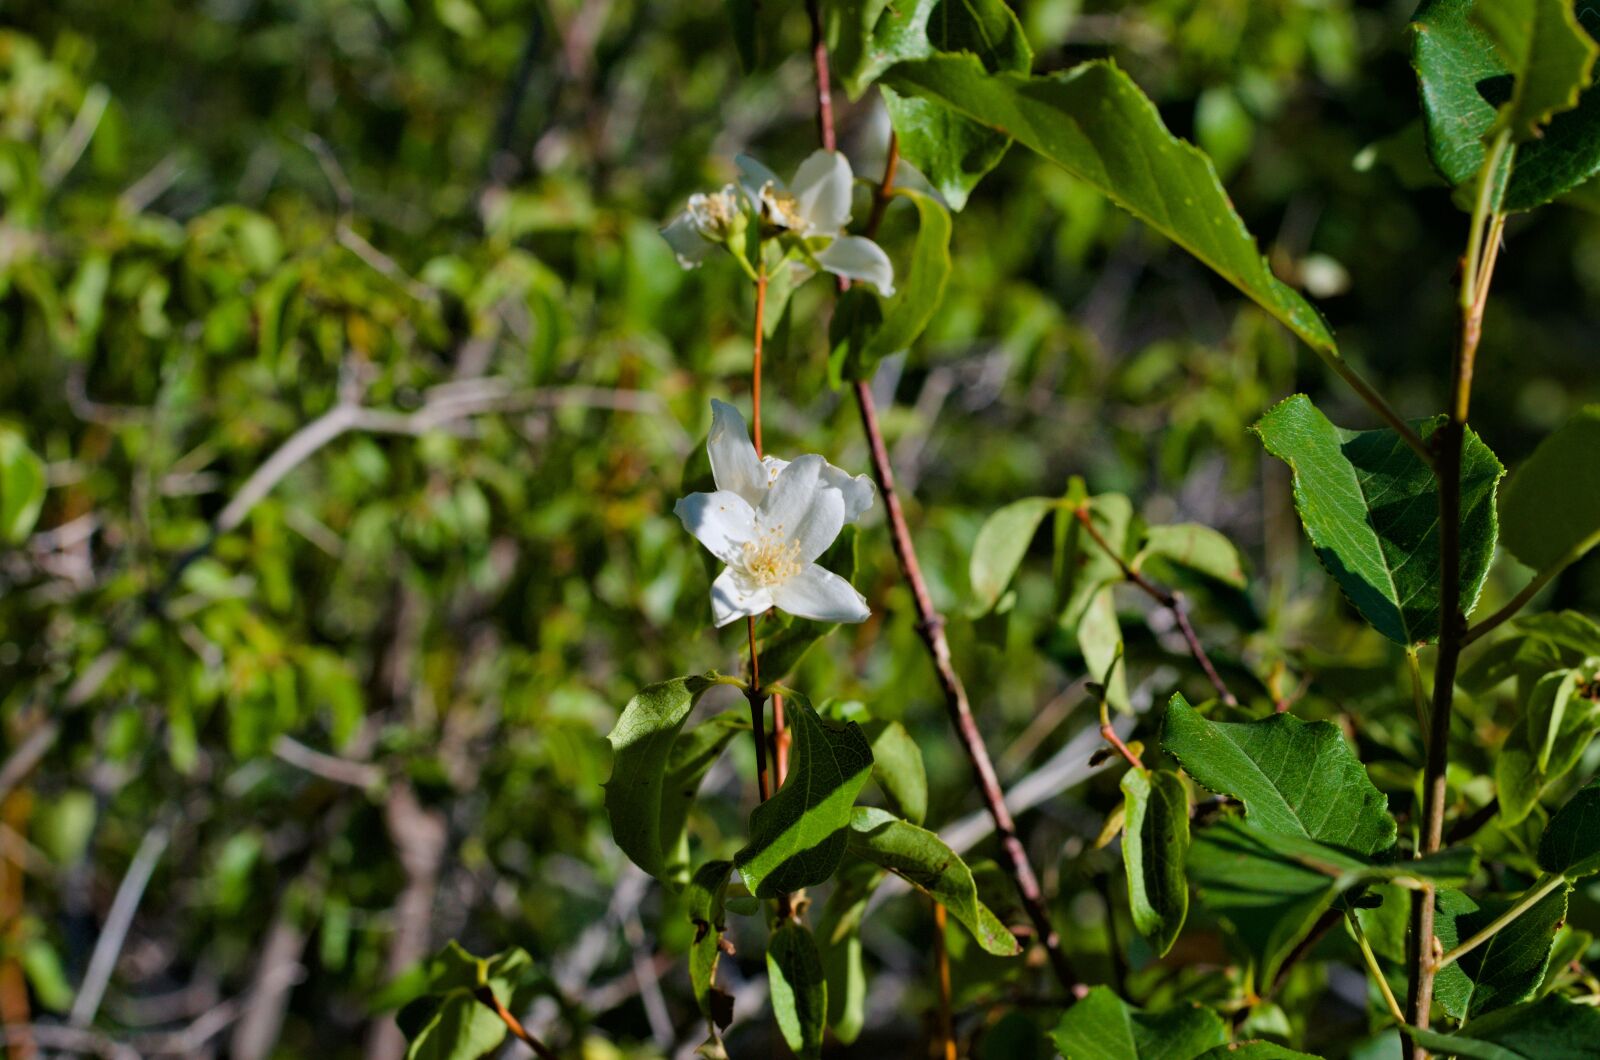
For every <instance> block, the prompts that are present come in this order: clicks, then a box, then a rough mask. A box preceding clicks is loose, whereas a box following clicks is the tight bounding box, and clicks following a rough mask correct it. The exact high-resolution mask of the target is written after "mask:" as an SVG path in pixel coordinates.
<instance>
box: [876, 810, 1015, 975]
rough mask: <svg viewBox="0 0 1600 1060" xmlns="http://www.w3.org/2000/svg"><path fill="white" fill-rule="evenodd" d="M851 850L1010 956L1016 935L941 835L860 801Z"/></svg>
mask: <svg viewBox="0 0 1600 1060" xmlns="http://www.w3.org/2000/svg"><path fill="white" fill-rule="evenodd" d="M850 852H851V853H852V854H855V855H856V856H857V857H860V858H862V859H864V860H866V861H870V862H872V863H873V864H874V865H877V866H879V867H880V868H884V869H887V870H889V871H890V872H892V873H894V874H895V875H897V876H899V877H901V878H902V879H904V880H905V881H906V882H908V883H910V884H911V885H912V886H913V887H915V888H917V890H919V891H922V892H923V893H924V894H927V895H928V896H929V897H931V898H933V899H934V900H935V901H937V902H939V903H940V904H941V905H943V906H945V908H947V909H949V910H950V915H951V916H954V917H955V918H956V919H957V920H959V921H961V923H962V924H963V925H964V926H965V927H966V929H967V930H968V931H970V932H972V937H973V938H975V939H976V940H977V941H978V945H979V946H981V947H983V949H984V950H985V951H986V952H988V953H993V954H997V955H999V956H1001V957H1009V956H1011V955H1013V954H1015V953H1018V952H1020V950H1021V947H1020V946H1018V945H1017V940H1016V938H1014V937H1013V936H1012V934H1011V932H1010V931H1008V930H1006V926H1005V925H1004V924H1002V923H1001V922H1000V920H999V918H998V917H996V916H995V915H994V914H993V913H992V912H990V911H989V907H988V906H986V905H984V904H983V902H982V901H980V900H979V898H978V885H977V884H976V883H975V882H973V879H972V870H971V869H969V868H967V864H966V862H964V861H962V860H961V858H960V856H959V855H957V854H956V852H955V851H953V850H951V849H950V848H949V847H948V846H946V845H945V844H944V843H943V842H942V841H941V840H940V839H939V837H938V836H937V835H935V834H933V833H932V832H930V831H928V830H927V829H924V828H918V827H917V826H916V825H914V824H911V823H909V822H907V821H902V820H900V819H899V818H897V817H895V816H894V815H893V814H891V813H887V812H885V811H883V810H879V809H876V808H875V807H871V806H858V807H856V809H855V811H854V812H853V813H852V814H851V815H850Z"/></svg>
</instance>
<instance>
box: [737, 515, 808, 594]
mask: <svg viewBox="0 0 1600 1060" xmlns="http://www.w3.org/2000/svg"><path fill="white" fill-rule="evenodd" d="M779 529H782V528H781V527H780V528H779ZM740 553H741V554H740V559H741V560H742V561H743V565H744V571H745V573H746V574H748V575H749V576H750V578H751V580H752V581H754V582H755V583H756V584H757V585H761V586H773V585H777V584H778V583H780V582H786V581H788V580H789V579H790V578H793V577H794V576H795V575H796V574H799V573H800V568H801V567H802V566H803V564H802V563H801V562H800V543H799V542H798V541H790V540H788V539H787V538H785V537H784V536H783V535H782V534H781V533H769V532H763V533H762V534H761V536H760V537H758V538H756V539H755V540H754V541H746V542H745V543H744V544H743V545H741V546H740Z"/></svg>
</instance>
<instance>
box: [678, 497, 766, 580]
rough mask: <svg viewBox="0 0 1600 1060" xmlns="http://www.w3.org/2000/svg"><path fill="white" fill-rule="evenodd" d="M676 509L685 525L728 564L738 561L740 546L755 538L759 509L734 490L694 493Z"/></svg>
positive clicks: (714, 554)
mask: <svg viewBox="0 0 1600 1060" xmlns="http://www.w3.org/2000/svg"><path fill="white" fill-rule="evenodd" d="M672 510H673V512H674V513H675V514H676V515H677V517H678V518H679V519H680V520H682V521H683V528H684V529H685V530H687V531H689V533H691V534H693V535H694V536H695V537H697V538H699V539H700V543H701V544H702V545H704V546H706V548H708V549H710V550H711V554H712V555H713V556H715V557H717V558H718V559H720V560H721V561H722V562H724V563H732V562H734V560H735V559H736V558H737V557H738V555H739V552H740V546H742V545H743V544H744V543H745V542H747V541H753V540H755V537H756V513H755V509H754V508H752V507H750V505H749V504H748V503H747V502H746V501H745V499H744V498H743V497H741V496H739V495H738V494H737V493H734V492H732V491H731V490H718V491H717V492H715V493H691V494H689V496H687V497H684V498H683V499H682V500H680V501H678V503H677V505H676V506H675V507H674V508H673V509H672Z"/></svg>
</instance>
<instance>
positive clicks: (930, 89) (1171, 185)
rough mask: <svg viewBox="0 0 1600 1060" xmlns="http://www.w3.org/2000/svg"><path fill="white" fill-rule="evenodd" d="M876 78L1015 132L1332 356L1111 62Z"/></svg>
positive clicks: (1191, 151) (1296, 298) (1194, 159)
mask: <svg viewBox="0 0 1600 1060" xmlns="http://www.w3.org/2000/svg"><path fill="white" fill-rule="evenodd" d="M882 80H883V82H884V83H885V84H887V85H888V86H889V87H891V88H892V89H894V91H896V92H898V93H900V94H902V95H918V96H921V97H923V98H925V99H928V100H932V101H934V102H937V103H941V104H943V105H944V106H946V107H948V108H950V109H952V110H954V111H956V112H958V113H960V114H964V115H966V116H967V117H970V118H972V119H973V120H975V121H979V122H982V123H983V124H985V125H988V126H989V127H991V128H993V129H996V130H998V131H1000V132H1003V133H1005V134H1007V135H1009V136H1013V137H1015V138H1016V139H1017V140H1018V141H1019V142H1021V143H1023V144H1025V145H1026V146H1028V147H1030V148H1032V149H1033V150H1035V151H1037V152H1039V153H1040V154H1042V155H1044V156H1045V157H1046V158H1048V159H1050V160H1051V161H1052V162H1055V163H1056V164H1057V165H1060V166H1062V167H1063V168H1065V169H1066V170H1067V171H1068V172H1070V173H1072V174H1073V175H1074V176H1076V177H1078V178H1079V179H1081V180H1083V181H1085V182H1086V183H1088V184H1089V185H1091V186H1092V187H1094V188H1096V189H1097V190H1098V191H1100V192H1101V193H1102V194H1104V195H1106V196H1107V197H1109V198H1110V199H1111V200H1112V201H1113V202H1115V203H1117V204H1118V205H1119V206H1122V207H1123V208H1124V209H1126V210H1128V211H1129V212H1130V213H1132V214H1133V215H1134V216H1136V217H1138V218H1139V219H1141V220H1143V221H1144V222H1145V223H1147V224H1149V225H1150V226H1151V227H1153V228H1155V229H1156V230H1157V231H1158V232H1160V233H1161V234H1162V235H1165V236H1166V237H1167V238H1169V239H1171V240H1173V241H1174V242H1176V243H1177V244H1178V245H1179V246H1181V247H1183V248H1184V249H1185V250H1188V251H1189V252H1190V253H1192V254H1194V255H1195V256H1196V257H1197V258H1199V259H1200V260H1201V261H1202V262H1204V263H1205V264H1206V265H1208V266H1210V267H1211V268H1212V269H1214V270H1216V272H1217V273H1218V274H1219V275H1221V276H1222V277H1223V278H1224V279H1226V280H1227V281H1228V282H1230V283H1232V284H1233V285H1234V286H1236V287H1238V288H1239V289H1240V290H1241V291H1243V292H1244V293H1245V294H1246V295H1248V296H1249V297H1250V298H1252V299H1254V300H1255V301H1256V302H1257V303H1258V304H1260V305H1261V307H1262V308H1263V309H1265V310H1266V311H1267V312H1268V313H1270V314H1272V315H1273V316H1275V317H1277V318H1278V319H1279V320H1281V321H1283V323H1285V324H1287V325H1288V326H1289V328H1290V330H1292V331H1293V332H1294V333H1295V334H1297V335H1299V336H1300V337H1301V338H1302V339H1304V340H1305V341H1306V342H1307V343H1308V344H1309V345H1310V346H1311V347H1312V348H1313V349H1315V350H1317V351H1318V352H1319V353H1321V354H1323V355H1325V356H1337V352H1336V346H1335V344H1334V341H1333V335H1332V333H1331V332H1330V331H1329V330H1328V326H1327V324H1326V323H1325V322H1324V321H1323V319H1322V317H1321V316H1320V315H1319V314H1318V313H1317V311H1316V310H1315V309H1313V308H1311V306H1310V305H1309V304H1308V303H1307V302H1306V301H1305V299H1303V298H1301V297H1300V295H1298V294H1297V293H1295V291H1293V290H1292V289H1291V288H1289V287H1288V286H1287V285H1286V284H1284V283H1283V282H1282V281H1281V280H1279V279H1278V278H1277V277H1275V276H1274V275H1273V274H1272V270H1271V269H1269V268H1268V267H1267V263H1266V261H1265V260H1264V259H1263V258H1262V256H1261V252H1260V250H1259V249H1258V248H1257V247H1256V244H1255V240H1253V239H1252V238H1251V237H1250V233H1249V232H1248V231H1247V230H1246V229H1245V227H1244V222H1243V221H1241V220H1240V219H1239V215H1238V213H1237V212H1236V211H1235V210H1234V208H1233V204H1232V202H1230V201H1229V199H1228V196H1227V193H1226V192H1224V191H1223V189H1222V185H1221V183H1220V182H1219V181H1218V180H1217V174H1216V169H1215V167H1214V166H1213V165H1212V164H1211V160H1210V159H1209V158H1207V157H1206V156H1205V154H1204V152H1202V151H1200V150H1199V149H1198V148H1196V147H1195V146H1194V145H1192V144H1188V143H1185V142H1183V141H1181V140H1179V139H1177V138H1176V137H1174V136H1173V135H1172V134H1171V133H1170V132H1168V131H1167V128H1166V126H1165V125H1164V124H1163V123H1162V121H1161V116H1160V114H1159V113H1157V111H1156V108H1155V106H1154V105H1153V104H1152V103H1151V102H1150V100H1149V98H1148V97H1146V96H1145V94H1144V93H1143V92H1141V91H1140V90H1139V87H1138V86H1137V85H1135V84H1134V83H1133V81H1132V79H1130V78H1129V77H1128V76H1127V74H1125V73H1123V72H1122V71H1121V70H1120V69H1118V68H1117V67H1116V66H1115V65H1113V64H1112V63H1109V62H1100V61H1096V62H1087V63H1083V64H1081V65H1079V66H1076V67H1073V68H1072V69H1071V70H1068V71H1066V72H1065V73H1062V74H1056V75H1052V76H1049V77H1029V76H1025V75H1022V74H1013V73H998V74H991V73H989V72H987V71H986V70H985V69H984V67H983V64H982V63H981V62H980V61H979V60H978V59H977V58H975V57H973V56H969V55H948V56H938V57H934V58H928V59H919V60H913V61H909V62H902V63H899V64H897V65H895V66H894V67H892V68H891V69H890V70H888V71H887V72H886V73H885V74H884V75H883V78H882Z"/></svg>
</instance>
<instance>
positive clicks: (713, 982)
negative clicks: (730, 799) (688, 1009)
mask: <svg viewBox="0 0 1600 1060" xmlns="http://www.w3.org/2000/svg"><path fill="white" fill-rule="evenodd" d="M732 873H733V862H731V861H708V862H706V863H705V864H704V865H701V866H700V867H699V868H698V869H696V870H695V872H694V876H693V877H692V878H691V879H690V880H689V886H688V887H687V888H685V890H684V905H685V906H686V907H687V911H688V914H689V923H690V925H691V926H692V927H693V928H694V936H693V941H692V942H691V943H690V944H689V983H690V986H691V987H692V988H693V990H694V999H695V1003H696V1004H698V1005H699V1006H700V1014H701V1015H702V1016H704V1017H705V1018H706V1019H708V1020H710V1021H711V1022H712V1023H714V1024H716V1026H717V1027H718V1028H726V1027H727V1026H728V1024H730V1023H732V1022H733V996H732V995H730V994H728V993H726V992H725V991H723V990H721V989H719V988H718V987H717V963H718V962H719V961H720V960H721V958H722V933H723V931H724V930H725V929H726V927H727V916H726V913H725V910H724V907H723V902H724V900H725V899H726V898H727V894H728V881H729V878H730V877H731V875H732Z"/></svg>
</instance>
